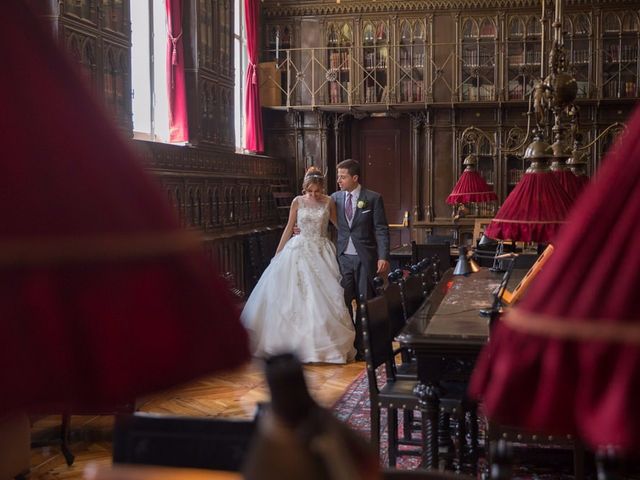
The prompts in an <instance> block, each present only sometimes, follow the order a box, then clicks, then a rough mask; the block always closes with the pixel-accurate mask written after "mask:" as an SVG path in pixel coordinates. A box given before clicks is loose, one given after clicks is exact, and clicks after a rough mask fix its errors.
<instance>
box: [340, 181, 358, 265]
mask: <svg viewBox="0 0 640 480" xmlns="http://www.w3.org/2000/svg"><path fill="white" fill-rule="evenodd" d="M361 190H362V185H358V186H357V187H356V188H355V189H354V190H352V191H351V192H345V195H344V205H345V218H346V206H347V201H348V199H349V195H348V194H349V193H351V206H352V207H353V208H352V211H353V217H352V218H351V220H349V219H348V218H347V223H348V224H349V228H351V224H352V223H353V219H354V218H356V208H358V197H359V196H360V191H361ZM344 253H345V254H346V255H357V254H358V252H357V251H356V247H355V246H354V245H353V241H352V240H351V236H349V242H348V243H347V248H346V249H345V251H344Z"/></svg>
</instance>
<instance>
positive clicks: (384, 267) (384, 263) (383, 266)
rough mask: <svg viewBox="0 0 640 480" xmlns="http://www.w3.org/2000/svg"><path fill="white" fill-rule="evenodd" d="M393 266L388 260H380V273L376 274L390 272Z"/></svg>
mask: <svg viewBox="0 0 640 480" xmlns="http://www.w3.org/2000/svg"><path fill="white" fill-rule="evenodd" d="M390 267H391V265H390V264H389V261H388V260H378V271H377V272H376V273H378V274H380V273H386V272H388V271H389V268H390Z"/></svg>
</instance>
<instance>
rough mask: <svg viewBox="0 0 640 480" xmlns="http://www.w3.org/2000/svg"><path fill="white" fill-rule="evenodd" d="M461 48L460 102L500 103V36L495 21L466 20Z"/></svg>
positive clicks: (463, 25)
mask: <svg viewBox="0 0 640 480" xmlns="http://www.w3.org/2000/svg"><path fill="white" fill-rule="evenodd" d="M461 32H462V35H461V40H460V42H459V45H460V47H459V48H460V50H459V51H460V54H459V60H460V69H459V71H460V79H459V99H460V100H461V101H463V102H469V101H471V102H474V101H493V100H496V79H497V74H496V72H497V61H496V60H497V52H498V35H497V28H496V22H495V20H494V19H492V18H488V17H480V18H464V19H463V20H462V29H461Z"/></svg>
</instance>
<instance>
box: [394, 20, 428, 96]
mask: <svg viewBox="0 0 640 480" xmlns="http://www.w3.org/2000/svg"><path fill="white" fill-rule="evenodd" d="M399 31H400V35H399V39H398V53H397V57H396V63H397V68H398V75H397V77H396V78H397V83H396V85H395V90H396V100H397V101H398V103H412V102H423V101H424V80H425V75H424V72H425V64H426V62H425V54H426V28H425V25H424V22H422V21H421V20H415V21H409V20H402V21H401V22H400V28H399Z"/></svg>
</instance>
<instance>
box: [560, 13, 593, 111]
mask: <svg viewBox="0 0 640 480" xmlns="http://www.w3.org/2000/svg"><path fill="white" fill-rule="evenodd" d="M564 28H565V34H564V47H565V52H566V54H567V63H568V66H569V71H570V72H571V74H572V75H573V77H574V78H575V79H576V83H577V84H578V98H590V97H591V96H592V95H593V92H594V90H595V89H594V88H593V62H592V61H591V59H592V58H593V49H592V47H591V45H592V38H593V28H592V22H591V18H590V16H589V14H588V13H578V14H573V15H567V16H565V19H564Z"/></svg>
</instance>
